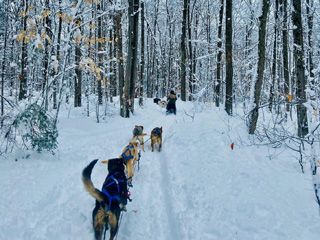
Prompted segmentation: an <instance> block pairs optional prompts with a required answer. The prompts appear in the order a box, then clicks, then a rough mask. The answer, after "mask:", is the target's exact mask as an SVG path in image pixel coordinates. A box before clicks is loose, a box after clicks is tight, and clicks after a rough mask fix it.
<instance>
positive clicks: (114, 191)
mask: <svg viewBox="0 0 320 240" xmlns="http://www.w3.org/2000/svg"><path fill="white" fill-rule="evenodd" d="M97 161H98V160H97V159H96V160H94V161H92V162H91V163H90V164H89V165H88V166H87V167H86V168H84V170H83V172H82V182H83V184H84V187H85V189H86V190H87V191H88V193H90V195H91V196H92V197H94V198H95V199H96V206H95V208H94V209H93V211H92V220H93V228H94V233H95V239H97V240H101V238H102V234H103V230H104V228H107V229H108V225H109V226H110V238H109V239H110V240H113V239H114V237H115V236H116V234H117V231H118V226H119V217H120V212H121V211H122V210H124V211H125V206H126V204H127V192H128V189H127V179H126V176H125V165H124V164H125V163H124V161H123V159H119V158H115V159H110V160H108V171H109V173H108V175H107V177H106V179H105V181H104V183H103V186H102V190H101V191H100V190H98V189H96V188H95V187H94V185H93V183H92V180H91V173H92V169H93V167H94V165H95V164H96V163H97ZM105 162H106V161H105Z"/></svg>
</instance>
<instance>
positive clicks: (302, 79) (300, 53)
mask: <svg viewBox="0 0 320 240" xmlns="http://www.w3.org/2000/svg"><path fill="white" fill-rule="evenodd" d="M293 8H294V11H293V12H292V22H293V25H294V29H293V42H294V46H293V55H294V61H295V69H296V97H297V101H298V104H297V119H298V136H299V137H304V136H305V135H307V134H308V119H307V109H306V107H305V106H304V105H303V104H304V103H305V102H306V92H305V90H306V76H305V63H304V45H303V32H302V18H301V0H293Z"/></svg>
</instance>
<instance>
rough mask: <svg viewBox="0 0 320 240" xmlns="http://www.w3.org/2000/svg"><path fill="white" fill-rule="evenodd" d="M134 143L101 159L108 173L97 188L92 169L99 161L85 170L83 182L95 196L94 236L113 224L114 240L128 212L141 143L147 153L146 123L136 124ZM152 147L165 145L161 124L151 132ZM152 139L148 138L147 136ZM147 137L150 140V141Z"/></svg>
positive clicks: (98, 238)
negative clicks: (118, 153) (118, 152)
mask: <svg viewBox="0 0 320 240" xmlns="http://www.w3.org/2000/svg"><path fill="white" fill-rule="evenodd" d="M132 133H133V137H132V142H129V144H128V145H127V146H126V147H125V148H124V149H123V151H122V153H121V155H120V156H119V157H118V158H113V159H109V160H106V161H102V163H104V164H107V165H108V167H107V168H108V175H107V177H106V179H105V181H104V183H103V185H102V188H101V190H98V189H97V188H95V186H94V185H93V182H92V180H91V173H92V169H93V167H94V166H95V164H96V163H97V161H98V160H97V159H96V160H93V161H92V162H91V163H90V164H89V165H88V166H87V167H85V168H84V170H83V172H82V181H83V184H84V188H85V189H86V191H87V192H88V193H89V194H90V195H91V196H92V197H93V198H95V199H96V205H95V208H94V209H93V211H92V221H93V229H94V234H95V239H97V240H100V239H102V236H103V234H105V233H106V230H108V228H109V227H110V238H109V239H110V240H113V239H114V238H115V237H116V235H117V232H118V228H119V220H120V215H121V212H122V211H126V205H127V201H128V200H129V201H131V199H130V191H129V190H128V187H132V177H133V173H134V168H135V165H136V163H137V162H138V161H139V159H140V151H138V145H139V143H140V146H141V149H142V151H143V152H144V151H145V149H144V144H145V142H144V140H143V137H144V136H146V135H147V134H146V133H143V126H135V128H134V129H133V131H132ZM150 139H151V149H152V152H153V151H154V147H155V145H156V144H157V145H158V147H159V148H158V150H159V152H160V151H161V147H162V127H156V128H154V129H153V130H152V131H151V136H150ZM148 140H149V139H148ZM148 140H147V141H148Z"/></svg>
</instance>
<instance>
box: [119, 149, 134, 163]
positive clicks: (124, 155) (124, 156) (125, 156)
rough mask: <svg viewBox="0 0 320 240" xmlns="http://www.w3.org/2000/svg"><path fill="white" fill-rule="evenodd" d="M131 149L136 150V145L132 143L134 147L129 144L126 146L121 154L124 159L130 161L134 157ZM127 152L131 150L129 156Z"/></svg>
mask: <svg viewBox="0 0 320 240" xmlns="http://www.w3.org/2000/svg"><path fill="white" fill-rule="evenodd" d="M130 149H133V152H134V146H133V145H132V147H130V146H129V145H128V146H127V147H126V150H125V151H124V152H123V153H122V154H121V156H122V157H123V158H124V160H126V161H128V160H130V159H131V158H133V155H132V154H131V151H130ZM127 152H129V156H127V155H126V154H127Z"/></svg>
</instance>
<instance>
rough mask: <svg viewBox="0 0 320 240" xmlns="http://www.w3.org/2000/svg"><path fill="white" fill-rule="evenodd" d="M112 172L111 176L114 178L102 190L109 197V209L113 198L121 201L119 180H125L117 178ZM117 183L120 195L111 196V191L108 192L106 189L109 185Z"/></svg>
mask: <svg viewBox="0 0 320 240" xmlns="http://www.w3.org/2000/svg"><path fill="white" fill-rule="evenodd" d="M117 173H118V172H116V173H114V174H117ZM114 174H112V175H111V176H110V177H109V178H111V179H112V181H111V182H110V183H109V184H108V185H107V186H105V187H104V188H103V189H102V192H103V193H104V194H105V195H106V196H107V197H108V199H109V205H108V211H110V209H111V202H112V200H118V201H119V202H120V197H119V196H120V186H119V182H124V180H123V179H119V180H118V179H116V178H115V177H114V176H113V175H114ZM114 183H115V184H116V185H117V189H118V195H119V196H111V195H110V193H108V191H107V190H106V188H107V187H109V186H111V185H112V184H114Z"/></svg>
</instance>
